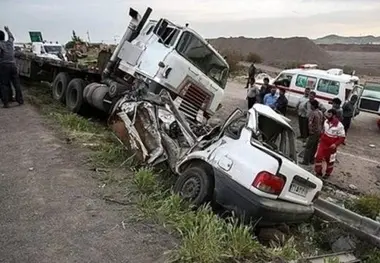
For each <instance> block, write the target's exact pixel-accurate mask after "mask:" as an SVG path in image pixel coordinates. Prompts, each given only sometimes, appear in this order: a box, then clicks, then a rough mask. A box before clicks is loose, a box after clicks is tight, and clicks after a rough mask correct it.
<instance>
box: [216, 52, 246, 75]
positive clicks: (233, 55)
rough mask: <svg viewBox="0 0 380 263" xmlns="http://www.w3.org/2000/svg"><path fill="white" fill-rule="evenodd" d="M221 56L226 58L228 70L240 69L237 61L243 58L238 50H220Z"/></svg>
mask: <svg viewBox="0 0 380 263" xmlns="http://www.w3.org/2000/svg"><path fill="white" fill-rule="evenodd" d="M221 54H222V56H224V57H225V59H226V60H227V63H228V65H229V66H230V72H237V71H239V70H241V68H242V67H241V66H240V65H239V62H240V61H242V60H243V56H242V54H241V53H240V52H238V51H234V50H225V51H222V52H221Z"/></svg>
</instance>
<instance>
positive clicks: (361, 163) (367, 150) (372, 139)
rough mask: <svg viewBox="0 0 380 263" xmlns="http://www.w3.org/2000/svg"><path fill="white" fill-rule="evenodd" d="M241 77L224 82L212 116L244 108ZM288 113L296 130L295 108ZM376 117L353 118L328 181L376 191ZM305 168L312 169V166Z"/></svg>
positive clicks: (379, 149) (379, 145)
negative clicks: (221, 98) (217, 108)
mask: <svg viewBox="0 0 380 263" xmlns="http://www.w3.org/2000/svg"><path fill="white" fill-rule="evenodd" d="M243 81H244V80H243ZM243 81H242V80H241V79H240V80H239V81H238V80H233V81H230V82H229V83H228V86H227V88H226V90H225V92H226V94H225V99H224V101H223V103H222V104H223V108H222V109H221V110H220V112H218V114H217V116H216V117H219V118H220V119H225V118H227V117H228V115H229V114H230V113H231V111H232V110H234V109H235V108H237V107H240V108H241V109H247V103H246V100H245V96H246V89H244V85H245V83H244V82H243ZM288 117H289V118H290V119H291V123H292V126H293V128H294V130H295V132H296V133H297V134H298V133H299V132H298V121H297V118H296V114H295V112H290V113H289V116H288ZM378 118H379V117H378V116H375V115H371V114H368V113H364V112H362V113H360V114H359V116H357V117H356V118H355V119H354V121H353V123H352V127H351V129H350V130H349V133H348V136H347V142H346V145H345V146H341V147H340V149H339V151H338V155H337V158H338V161H339V162H338V163H337V164H336V168H335V171H334V173H333V175H332V177H331V178H330V181H331V182H332V183H334V184H338V185H339V186H341V187H343V188H347V189H348V188H349V187H350V185H353V186H351V187H352V188H355V187H357V190H358V191H360V192H363V193H364V192H365V193H369V192H374V193H380V131H379V130H378V128H377V126H376V120H377V119H378ZM297 148H298V149H297V150H298V152H300V151H302V149H303V148H302V144H301V143H298V144H297ZM305 168H307V169H309V170H311V169H312V167H305ZM354 186H355V187H354Z"/></svg>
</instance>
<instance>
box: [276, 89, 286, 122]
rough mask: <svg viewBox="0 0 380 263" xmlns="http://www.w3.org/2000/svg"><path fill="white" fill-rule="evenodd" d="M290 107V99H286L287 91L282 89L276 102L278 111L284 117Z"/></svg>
mask: <svg viewBox="0 0 380 263" xmlns="http://www.w3.org/2000/svg"><path fill="white" fill-rule="evenodd" d="M287 107H288V99H287V98H286V97H285V90H284V89H280V96H279V97H278V99H277V101H276V110H277V111H279V112H280V113H281V114H282V115H284V116H285V115H286V109H287Z"/></svg>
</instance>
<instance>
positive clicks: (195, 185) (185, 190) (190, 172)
mask: <svg viewBox="0 0 380 263" xmlns="http://www.w3.org/2000/svg"><path fill="white" fill-rule="evenodd" d="M212 182H213V178H212V175H210V174H207V172H206V170H205V169H204V168H202V167H196V166H194V167H190V168H188V169H187V170H186V171H185V172H184V173H183V174H182V175H181V176H180V177H179V178H178V179H177V181H176V183H175V185H174V192H175V193H178V194H179V195H180V196H181V197H182V198H184V199H185V200H188V201H190V202H191V203H192V204H193V205H195V206H200V205H201V204H203V203H206V202H209V201H211V199H212V193H213V183H212Z"/></svg>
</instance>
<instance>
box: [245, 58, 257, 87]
mask: <svg viewBox="0 0 380 263" xmlns="http://www.w3.org/2000/svg"><path fill="white" fill-rule="evenodd" d="M255 76H256V67H255V63H252V64H251V66H250V67H249V69H248V80H247V85H246V87H245V88H246V89H248V88H249V84H250V83H251V82H252V80H254V79H255Z"/></svg>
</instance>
